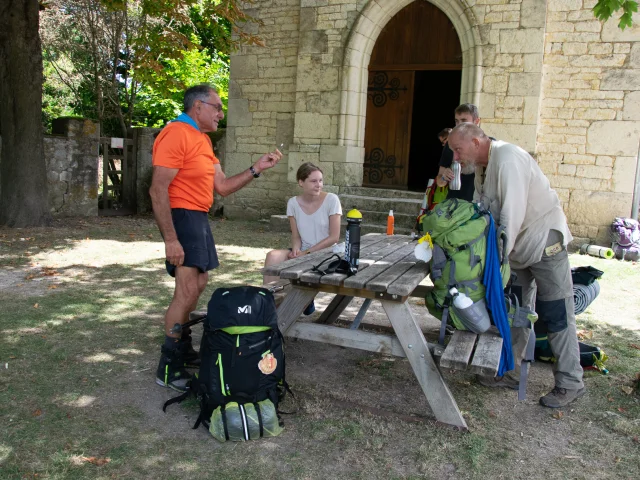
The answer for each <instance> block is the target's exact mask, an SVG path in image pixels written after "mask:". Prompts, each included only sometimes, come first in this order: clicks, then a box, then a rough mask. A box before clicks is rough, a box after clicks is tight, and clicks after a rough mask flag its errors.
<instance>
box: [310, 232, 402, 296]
mask: <svg viewBox="0 0 640 480" xmlns="http://www.w3.org/2000/svg"><path fill="white" fill-rule="evenodd" d="M407 238H409V237H407V236H406V235H394V236H393V237H387V240H386V241H382V242H380V243H377V244H376V245H375V246H374V247H375V248H374V249H373V250H368V251H366V252H364V254H363V255H360V268H359V269H358V273H357V274H356V275H354V276H353V277H350V278H354V277H357V276H358V275H359V274H361V273H362V272H363V271H364V270H365V269H366V268H368V267H369V266H371V265H372V264H374V263H375V262H377V261H378V260H380V259H381V258H383V257H384V256H385V255H388V254H389V253H391V252H393V251H395V250H396V249H397V248H400V247H399V246H397V244H399V243H404V242H406V241H407ZM346 278H349V277H347V275H344V274H340V273H332V274H331V275H325V276H323V277H322V278H321V279H320V283H321V284H324V285H335V286H340V285H342V282H344V280H345V279H346Z"/></svg>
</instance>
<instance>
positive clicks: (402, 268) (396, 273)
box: [367, 244, 424, 296]
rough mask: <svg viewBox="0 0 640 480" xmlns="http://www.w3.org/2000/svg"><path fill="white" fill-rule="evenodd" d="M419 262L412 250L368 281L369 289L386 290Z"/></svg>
mask: <svg viewBox="0 0 640 480" xmlns="http://www.w3.org/2000/svg"><path fill="white" fill-rule="evenodd" d="M411 246H412V247H413V248H414V249H415V246H414V244H411ZM417 262H418V259H417V258H416V257H415V255H414V254H413V250H412V251H411V253H410V254H409V255H407V256H406V257H404V258H403V259H401V260H400V261H399V262H397V263H396V264H395V265H392V266H391V268H388V269H387V270H385V271H384V272H382V273H381V274H380V275H378V276H377V277H375V278H374V279H372V280H371V281H369V282H368V283H367V290H371V291H372V292H386V291H387V288H388V287H389V285H391V284H392V283H393V282H395V281H396V280H397V279H398V278H400V277H401V276H402V275H403V274H404V273H405V272H407V271H408V270H409V269H410V268H411V267H413V266H414V265H415V264H416V263H417ZM412 293H413V292H412ZM422 296H424V295H422Z"/></svg>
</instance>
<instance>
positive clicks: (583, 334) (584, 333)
mask: <svg viewBox="0 0 640 480" xmlns="http://www.w3.org/2000/svg"><path fill="white" fill-rule="evenodd" d="M592 338H593V330H578V339H579V340H591V339H592Z"/></svg>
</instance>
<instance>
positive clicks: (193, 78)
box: [133, 38, 229, 127]
mask: <svg viewBox="0 0 640 480" xmlns="http://www.w3.org/2000/svg"><path fill="white" fill-rule="evenodd" d="M194 43H196V39H195V38H194ZM227 58H228V57H227ZM163 64H164V65H163V68H162V69H161V70H160V71H158V72H154V73H153V74H152V75H151V76H150V77H149V78H148V80H147V81H146V82H145V83H144V84H143V85H142V88H141V89H140V92H139V93H138V101H137V103H136V107H135V111H134V116H133V123H134V125H135V126H148V127H162V126H164V125H165V124H166V123H167V121H168V120H171V119H173V118H175V117H176V116H178V115H179V114H180V112H181V111H182V97H183V93H184V87H185V86H186V85H196V84H199V83H209V84H212V85H216V86H217V87H218V90H219V92H220V98H221V99H222V103H223V105H224V108H225V111H226V106H227V97H228V93H227V92H228V89H229V65H228V63H227V61H225V60H223V59H222V58H220V57H219V56H217V55H215V54H214V55H211V54H210V53H209V52H208V50H206V49H199V48H192V49H191V50H187V51H185V52H183V56H182V58H177V59H168V60H166V61H164V62H163ZM219 126H220V127H224V126H225V124H224V121H223V122H221V123H220V125H219Z"/></svg>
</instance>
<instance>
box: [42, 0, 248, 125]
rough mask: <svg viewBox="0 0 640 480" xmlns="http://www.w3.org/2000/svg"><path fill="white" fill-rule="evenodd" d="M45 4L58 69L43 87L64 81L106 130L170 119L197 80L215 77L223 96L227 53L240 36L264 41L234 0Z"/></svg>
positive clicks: (47, 54) (47, 48)
mask: <svg viewBox="0 0 640 480" xmlns="http://www.w3.org/2000/svg"><path fill="white" fill-rule="evenodd" d="M47 6H48V8H47V9H46V10H45V12H44V13H43V14H42V21H41V36H42V39H43V45H44V54H43V55H44V58H45V61H46V62H47V64H49V65H51V67H52V75H50V76H47V77H46V82H47V83H46V84H45V90H50V89H51V88H52V87H53V86H52V85H50V84H49V83H50V82H51V83H53V82H54V81H55V82H57V83H62V84H64V85H65V86H66V87H67V89H68V90H70V91H71V92H73V95H74V97H75V98H74V101H73V102H72V103H71V104H69V108H70V109H71V110H72V111H73V113H75V114H77V115H83V116H88V117H89V118H93V119H95V120H97V121H98V122H100V124H101V126H102V132H103V134H106V135H118V136H124V135H126V132H127V131H128V129H129V128H130V127H132V126H136V125H150V126H151V125H154V126H155V125H162V124H164V123H165V122H166V121H167V120H169V119H171V118H174V117H175V115H176V112H177V113H179V111H180V110H181V108H180V103H181V101H180V99H181V96H182V95H181V94H182V92H183V91H184V89H185V87H187V86H190V85H193V84H196V83H202V82H208V83H213V84H215V85H216V86H217V87H218V88H219V90H220V91H221V94H222V96H223V100H224V99H225V98H226V91H227V85H228V54H229V52H230V51H231V50H232V49H233V48H234V47H235V46H237V45H238V44H239V43H253V44H259V43H260V41H259V40H258V39H257V38H256V37H254V36H252V35H247V34H243V33H242V32H241V31H240V30H238V29H237V25H238V24H241V23H244V22H246V21H250V20H251V19H250V17H247V16H246V15H244V14H243V13H242V11H241V10H240V9H239V8H238V7H237V5H236V3H235V1H220V0H178V1H176V0H159V1H156V0H154V1H149V0H51V1H50V3H48V4H47ZM69 62H70V65H69ZM54 77H55V78H54ZM225 104H226V102H225Z"/></svg>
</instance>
